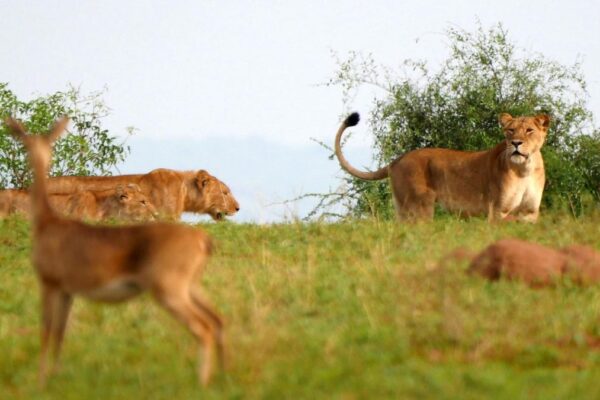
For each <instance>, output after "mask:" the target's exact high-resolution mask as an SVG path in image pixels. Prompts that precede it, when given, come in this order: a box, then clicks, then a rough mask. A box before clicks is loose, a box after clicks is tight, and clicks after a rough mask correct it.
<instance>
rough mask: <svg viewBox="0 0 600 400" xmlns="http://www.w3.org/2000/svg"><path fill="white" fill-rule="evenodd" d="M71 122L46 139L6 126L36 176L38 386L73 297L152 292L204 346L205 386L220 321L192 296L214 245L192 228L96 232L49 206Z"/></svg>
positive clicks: (218, 343)
mask: <svg viewBox="0 0 600 400" xmlns="http://www.w3.org/2000/svg"><path fill="white" fill-rule="evenodd" d="M67 123H68V120H67V119H66V118H63V119H61V120H59V121H58V122H57V123H56V124H55V126H54V127H53V129H52V130H51V131H50V133H49V134H48V135H46V136H40V135H28V134H26V133H25V129H24V128H23V126H22V125H21V124H20V123H19V122H18V121H16V120H14V119H10V118H9V119H7V121H6V124H7V125H8V126H9V128H10V130H11V131H12V134H13V136H15V137H16V138H17V139H18V140H20V141H21V142H23V144H24V145H25V147H26V149H27V152H28V154H29V161H30V164H31V166H32V168H33V172H34V182H33V185H32V190H31V207H32V213H33V222H32V224H33V265H34V267H35V270H36V272H37V275H38V278H39V283H40V288H41V301H42V346H41V362H40V380H41V382H45V380H46V377H47V375H48V372H49V366H48V357H49V354H48V350H49V347H53V352H54V363H56V361H57V359H58V356H59V353H60V348H61V343H62V340H63V336H64V333H65V328H66V323H67V318H68V315H69V310H70V308H71V303H72V300H73V298H74V297H75V296H81V297H86V298H88V299H92V300H97V301H107V302H115V301H124V300H127V299H130V298H131V297H133V296H135V295H137V294H139V293H141V292H142V291H144V290H148V291H149V292H150V293H151V294H152V295H153V296H154V298H155V299H156V301H157V302H158V303H159V304H160V305H162V306H163V307H164V308H165V309H166V310H167V311H169V312H170V313H171V314H172V315H173V316H174V317H175V318H176V319H177V320H179V321H180V322H181V323H183V324H184V325H185V326H186V327H187V328H188V329H189V330H190V331H191V333H192V334H193V335H194V336H195V337H196V338H197V339H198V340H199V341H200V343H201V344H202V346H203V349H204V351H203V355H204V357H203V362H202V363H201V364H200V361H199V371H198V372H199V378H200V380H201V382H202V383H203V384H207V383H208V381H209V379H210V377H211V374H212V370H213V362H214V357H215V351H216V353H217V354H216V355H217V356H218V359H219V361H221V362H222V357H223V345H222V339H221V337H222V336H221V335H222V328H223V324H222V322H221V318H220V317H219V316H218V315H217V313H216V312H215V311H213V309H212V307H211V306H210V305H209V304H208V303H207V302H206V301H205V300H204V299H202V298H201V297H200V295H199V293H198V291H197V290H195V289H194V287H193V286H194V285H193V283H194V279H195V278H197V277H198V276H199V275H200V272H201V271H202V269H203V267H204V265H205V264H206V262H207V260H208V257H209V255H210V252H211V242H210V239H209V237H208V236H207V235H206V234H205V233H204V232H202V231H201V230H199V229H195V228H192V227H189V226H184V225H178V224H169V223H151V224H147V225H134V226H121V227H106V226H91V225H86V224H84V223H82V222H79V221H75V220H70V219H66V218H64V217H62V216H60V215H59V214H57V213H55V212H54V211H53V210H52V208H51V207H50V205H49V202H48V195H47V191H46V181H47V173H48V168H49V164H50V160H51V154H52V144H53V143H54V141H55V140H56V139H57V138H58V137H59V136H60V134H61V133H62V132H63V130H64V129H65V127H66V125H67Z"/></svg>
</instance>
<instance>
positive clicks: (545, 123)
mask: <svg viewBox="0 0 600 400" xmlns="http://www.w3.org/2000/svg"><path fill="white" fill-rule="evenodd" d="M535 120H536V122H537V123H538V124H540V125H541V126H542V127H543V128H544V129H545V130H547V129H548V127H549V126H550V116H549V115H548V114H539V115H536V116H535Z"/></svg>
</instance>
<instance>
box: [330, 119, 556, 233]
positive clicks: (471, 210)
mask: <svg viewBox="0 0 600 400" xmlns="http://www.w3.org/2000/svg"><path fill="white" fill-rule="evenodd" d="M358 121H359V115H358V114H357V113H354V114H351V115H350V116H348V118H346V120H345V121H344V122H343V123H342V125H341V126H340V128H339V130H338V132H337V135H336V138H335V154H336V156H337V158H338V160H339V162H340V165H341V167H342V168H343V169H344V170H346V171H347V172H348V173H350V174H351V175H353V176H355V177H357V178H360V179H366V180H380V179H384V178H388V177H389V178H390V185H391V189H392V195H393V198H394V206H395V208H396V212H397V214H398V217H399V218H401V219H406V218H410V219H413V218H416V219H431V218H433V212H434V205H435V203H436V202H439V203H441V204H442V205H443V206H444V207H445V208H447V209H449V210H452V211H458V212H459V213H461V214H463V215H477V214H479V215H485V214H487V216H488V219H489V220H490V221H492V220H502V219H504V218H506V217H507V216H508V215H509V214H512V215H513V216H515V217H516V218H517V219H519V220H523V221H529V222H535V221H536V220H537V218H538V214H539V207H540V202H541V200H542V192H543V191H544V182H545V173H544V161H543V159H542V155H541V153H540V148H541V147H542V145H543V144H544V140H545V139H546V134H547V132H548V127H549V124H550V118H549V117H548V116H547V115H543V114H542V115H537V116H534V117H516V118H513V117H512V116H510V115H509V114H502V115H501V116H500V125H501V126H502V129H503V130H504V135H505V138H506V139H505V140H504V141H502V142H501V143H499V144H498V145H497V146H496V147H494V148H493V149H490V150H485V151H478V152H467V151H457V150H449V149H438V148H425V149H419V150H414V151H410V152H408V153H406V154H404V155H402V156H400V157H398V158H397V159H396V160H394V161H392V163H390V164H389V165H386V166H384V167H382V168H380V169H378V170H377V171H374V172H365V171H360V170H358V169H356V168H354V167H353V166H352V165H350V163H349V162H348V161H347V160H346V159H345V158H344V156H343V154H342V149H341V138H342V134H343V132H344V130H345V129H346V128H348V127H350V126H355V125H356V124H358Z"/></svg>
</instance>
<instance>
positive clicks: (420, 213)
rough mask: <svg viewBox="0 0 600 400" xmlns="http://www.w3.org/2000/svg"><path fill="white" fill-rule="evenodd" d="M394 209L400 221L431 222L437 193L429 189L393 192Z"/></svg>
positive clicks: (396, 190) (395, 190) (397, 190)
mask: <svg viewBox="0 0 600 400" xmlns="http://www.w3.org/2000/svg"><path fill="white" fill-rule="evenodd" d="M393 198H394V207H395V208H396V213H397V215H398V219H400V220H407V219H408V220H431V219H433V213H434V208H435V207H434V206H435V198H436V195H435V192H434V191H433V190H431V189H429V188H420V190H417V189H415V188H413V189H412V190H410V189H409V190H402V189H396V188H394V190H393Z"/></svg>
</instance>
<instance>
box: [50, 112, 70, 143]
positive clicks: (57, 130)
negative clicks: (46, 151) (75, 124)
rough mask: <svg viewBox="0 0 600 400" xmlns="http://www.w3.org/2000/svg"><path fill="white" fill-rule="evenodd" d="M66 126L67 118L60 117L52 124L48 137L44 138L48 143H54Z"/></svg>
mask: <svg viewBox="0 0 600 400" xmlns="http://www.w3.org/2000/svg"><path fill="white" fill-rule="evenodd" d="M68 124H69V117H62V118H60V119H58V120H57V121H56V122H55V123H54V126H53V127H52V129H50V133H48V136H46V137H47V138H48V140H49V141H50V143H54V142H55V141H56V140H57V139H58V138H59V137H60V135H62V133H63V132H64V131H65V129H66V128H67V125H68Z"/></svg>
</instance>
